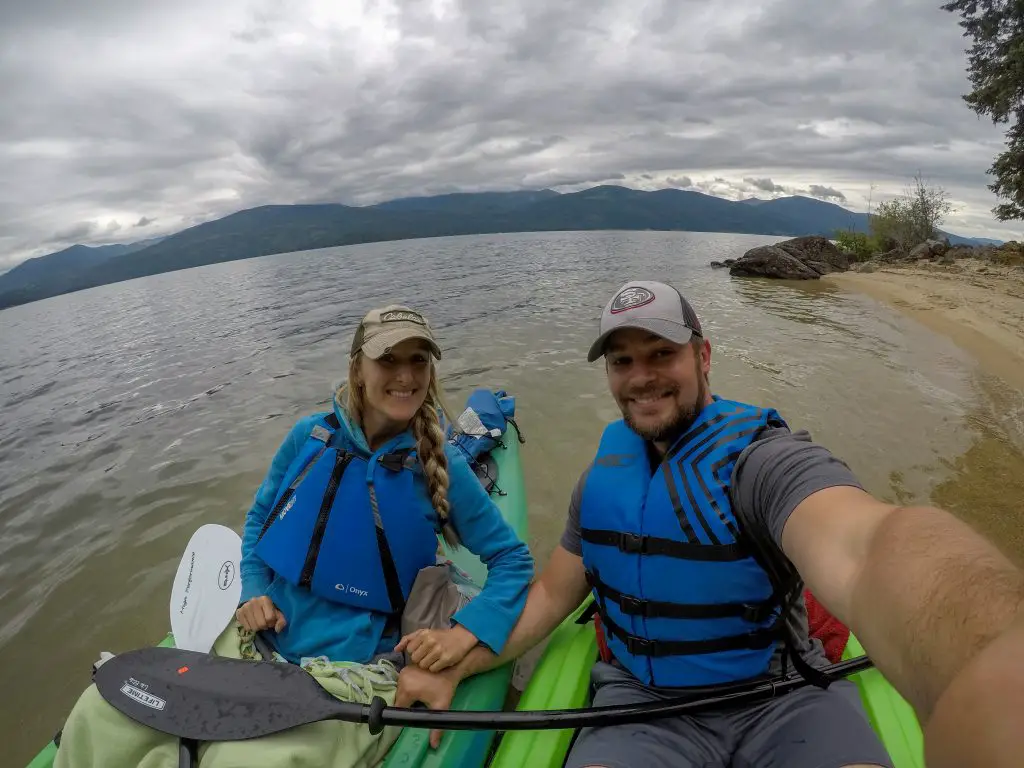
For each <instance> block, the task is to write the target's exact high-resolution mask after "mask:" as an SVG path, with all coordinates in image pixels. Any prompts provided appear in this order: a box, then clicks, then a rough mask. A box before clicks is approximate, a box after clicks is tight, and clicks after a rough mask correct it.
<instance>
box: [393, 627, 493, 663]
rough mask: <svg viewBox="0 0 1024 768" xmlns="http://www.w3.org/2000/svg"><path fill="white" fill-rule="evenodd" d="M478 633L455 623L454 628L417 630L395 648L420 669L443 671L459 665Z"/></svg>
mask: <svg viewBox="0 0 1024 768" xmlns="http://www.w3.org/2000/svg"><path fill="white" fill-rule="evenodd" d="M477 642H478V640H477V639H476V635H474V634H473V633H472V632H470V631H469V630H468V629H466V628H465V627H463V626H462V625H461V624H456V625H455V626H454V627H452V628H451V629H417V630H416V631H415V632H410V633H409V634H408V635H406V636H405V637H403V638H402V639H401V641H400V642H399V643H398V645H396V646H395V650H396V651H399V652H401V651H405V652H407V653H408V654H409V660H410V661H412V663H413V664H416V665H418V666H419V667H420V668H421V669H426V670H429V671H430V672H440V671H441V670H442V669H447V668H448V667H450V666H452V665H454V664H458V663H459V662H460V661H462V660H463V659H464V658H465V657H466V654H467V653H469V652H470V651H471V650H473V648H474V647H475V646H476V644H477Z"/></svg>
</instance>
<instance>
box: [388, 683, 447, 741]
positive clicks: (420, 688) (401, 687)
mask: <svg viewBox="0 0 1024 768" xmlns="http://www.w3.org/2000/svg"><path fill="white" fill-rule="evenodd" d="M458 685H459V678H458V676H457V675H456V674H454V673H453V672H451V671H446V672H440V673H435V672H427V671H426V670H424V669H420V668H419V667H413V666H408V667H406V668H405V669H403V670H402V672H401V674H399V676H398V692H397V693H396V694H395V706H396V707H411V706H412V705H413V704H415V703H416V702H422V703H423V704H426V705H427V706H428V707H430V709H449V708H450V707H451V705H452V699H453V698H455V689H456V688H457V687H458ZM441 733H442V731H440V730H437V729H434V730H432V731H431V732H430V746H431V748H433V749H437V748H438V747H439V746H440V745H441Z"/></svg>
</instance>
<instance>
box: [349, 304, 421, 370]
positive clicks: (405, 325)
mask: <svg viewBox="0 0 1024 768" xmlns="http://www.w3.org/2000/svg"><path fill="white" fill-rule="evenodd" d="M409 339H423V340H424V341H425V342H427V343H428V344H429V345H430V351H431V352H432V353H433V355H434V357H436V358H437V359H438V360H440V359H441V347H440V346H438V343H437V339H435V338H434V332H433V331H432V330H430V325H429V324H428V323H427V320H426V318H425V317H423V315H421V314H420V313H419V312H417V311H415V310H413V309H409V307H406V306H403V305H401V304H389V305H388V306H386V307H381V308H379V309H371V310H370V311H369V312H367V313H366V316H365V317H363V319H362V322H360V323H359V327H358V328H357V329H356V334H355V336H354V337H352V351H351V352H349V355H350V356H351V357H355V354H356V352H359V351H360V350H362V352H363V354H364V355H366V356H367V357H368V358H370V359H371V360H377V359H378V358H380V357H382V356H384V355H386V354H388V352H390V351H391V350H392V349H393V348H394V347H396V346H398V345H399V344H401V343H402V342H403V341H407V340H409Z"/></svg>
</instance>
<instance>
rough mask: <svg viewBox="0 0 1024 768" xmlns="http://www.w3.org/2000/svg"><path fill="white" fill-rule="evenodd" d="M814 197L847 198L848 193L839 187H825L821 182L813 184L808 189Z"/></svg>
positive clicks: (826, 198) (827, 198)
mask: <svg viewBox="0 0 1024 768" xmlns="http://www.w3.org/2000/svg"><path fill="white" fill-rule="evenodd" d="M808 192H810V194H811V195H812V196H813V197H820V198H822V199H823V200H846V195H844V194H843V193H842V192H840V191H839V190H838V189H833V188H832V187H823V186H821V185H820V184H811V186H810V189H809V190H808Z"/></svg>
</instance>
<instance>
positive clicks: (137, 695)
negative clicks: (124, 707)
mask: <svg viewBox="0 0 1024 768" xmlns="http://www.w3.org/2000/svg"><path fill="white" fill-rule="evenodd" d="M133 683H135V684H136V685H142V686H145V683H140V682H139V681H138V680H136V679H135V678H129V679H128V682H126V683H125V684H124V685H122V686H121V693H123V694H124V695H125V696H127V697H128V698H130V699H134V700H135V701H137V702H139V704H142V705H144V706H147V707H150V708H151V709H157V710H161V709H163V708H164V707H166V706H167V702H166V701H164V700H163V699H161V698H160V697H159V696H154V695H153V694H152V693H148V692H146V691H144V690H142V689H141V688H136V687H135V685H133ZM146 687H148V686H146Z"/></svg>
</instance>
